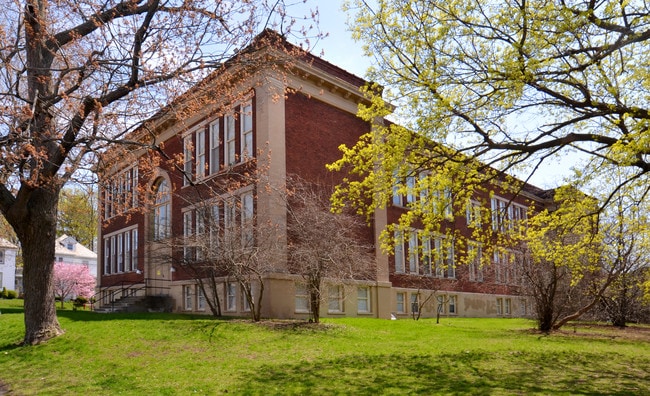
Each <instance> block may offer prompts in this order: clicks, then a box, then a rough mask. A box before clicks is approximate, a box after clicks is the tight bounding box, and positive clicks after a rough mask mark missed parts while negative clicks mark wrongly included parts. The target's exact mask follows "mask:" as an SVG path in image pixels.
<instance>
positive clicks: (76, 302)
mask: <svg viewBox="0 0 650 396" xmlns="http://www.w3.org/2000/svg"><path fill="white" fill-rule="evenodd" d="M86 303H88V299H87V298H86V297H84V296H79V297H77V298H75V299H74V301H73V302H72V305H73V306H74V307H76V308H81V307H83V306H84V305H85V304H86Z"/></svg>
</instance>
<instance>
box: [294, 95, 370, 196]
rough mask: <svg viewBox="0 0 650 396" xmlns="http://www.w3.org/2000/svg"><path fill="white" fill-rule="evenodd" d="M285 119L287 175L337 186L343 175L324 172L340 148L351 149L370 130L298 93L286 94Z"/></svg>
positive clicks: (361, 123) (353, 115)
mask: <svg viewBox="0 0 650 396" xmlns="http://www.w3.org/2000/svg"><path fill="white" fill-rule="evenodd" d="M285 117H286V153H287V158H286V166H287V174H289V175H292V174H296V175H299V176H301V177H302V178H304V179H306V180H307V181H311V182H318V183H322V184H327V185H334V184H337V183H338V182H339V181H340V180H341V179H342V177H343V176H344V175H343V174H341V173H332V172H329V171H328V170H327V169H325V165H326V164H329V163H332V162H334V161H336V160H337V159H339V158H341V152H340V151H339V149H338V147H339V145H341V144H343V143H345V144H346V145H348V146H352V145H354V144H355V143H356V142H357V140H358V139H359V136H361V135H362V134H364V133H366V132H368V131H369V130H370V125H368V124H367V123H366V122H364V121H363V120H361V119H360V118H358V117H357V116H356V115H355V114H351V113H348V112H345V111H343V110H340V109H337V108H335V107H333V106H330V105H328V104H326V103H323V102H321V101H319V100H318V98H317V97H311V98H308V97H307V96H305V95H303V94H300V93H295V94H289V95H288V97H287V100H286V110H285Z"/></svg>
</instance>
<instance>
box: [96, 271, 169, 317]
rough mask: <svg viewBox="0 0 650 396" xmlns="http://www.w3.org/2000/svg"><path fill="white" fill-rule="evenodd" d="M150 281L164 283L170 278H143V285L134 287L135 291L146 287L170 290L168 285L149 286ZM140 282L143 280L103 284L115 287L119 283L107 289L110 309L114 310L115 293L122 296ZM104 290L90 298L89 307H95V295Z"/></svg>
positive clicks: (97, 294)
mask: <svg viewBox="0 0 650 396" xmlns="http://www.w3.org/2000/svg"><path fill="white" fill-rule="evenodd" d="M151 281H157V282H163V283H164V282H171V279H164V278H144V286H142V287H140V288H138V289H135V291H136V292H137V291H138V290H143V289H144V290H148V289H159V290H171V287H169V286H151V285H150V282H151ZM142 283H143V282H141V281H119V282H115V283H113V284H111V285H109V286H105V288H111V287H115V286H117V285H120V288H119V289H113V290H108V292H109V293H108V296H106V297H108V299H109V301H110V304H111V311H114V310H115V295H116V294H118V293H120V294H122V296H124V293H125V291H127V290H131V289H132V288H133V287H134V286H136V285H141V284H142ZM126 284H128V286H127V287H124V286H125V285H126ZM105 291H106V290H100V291H98V292H97V293H95V294H94V295H93V296H92V297H91V298H90V304H91V305H90V306H91V309H95V307H94V304H95V303H94V301H97V298H96V297H97V296H99V295H100V294H102V293H103V292H105ZM103 299H104V298H100V299H99V301H102V300H103ZM118 300H119V299H118Z"/></svg>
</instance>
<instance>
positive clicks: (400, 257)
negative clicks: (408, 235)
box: [393, 231, 405, 273]
mask: <svg viewBox="0 0 650 396" xmlns="http://www.w3.org/2000/svg"><path fill="white" fill-rule="evenodd" d="M394 236H395V251H394V252H393V253H394V257H395V272H397V273H404V262H405V260H404V236H403V234H402V233H401V232H400V231H395V234H394Z"/></svg>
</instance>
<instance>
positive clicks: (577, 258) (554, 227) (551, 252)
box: [523, 187, 602, 284]
mask: <svg viewBox="0 0 650 396" xmlns="http://www.w3.org/2000/svg"><path fill="white" fill-rule="evenodd" d="M554 200H555V202H556V204H555V208H554V210H553V211H549V210H544V211H542V212H540V213H537V214H535V216H532V217H531V218H530V219H529V220H528V227H527V228H526V232H525V237H524V238H523V239H524V241H525V244H526V246H527V248H528V249H529V251H530V254H531V258H532V260H533V262H534V263H535V262H540V261H543V262H547V263H551V264H552V265H553V266H554V267H556V268H567V269H568V270H569V271H570V273H571V279H572V283H573V284H575V283H576V282H578V281H579V280H580V279H582V277H583V276H584V275H585V274H587V273H591V272H595V271H597V270H599V268H600V264H601V260H600V257H601V246H602V243H601V242H602V234H600V233H598V218H597V216H596V215H595V214H594V213H595V212H596V208H597V205H598V202H597V201H596V200H594V199H593V198H591V197H588V196H586V195H584V194H583V193H581V192H579V191H576V190H575V189H574V188H572V187H563V188H559V189H557V190H556V193H555V197H554Z"/></svg>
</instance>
